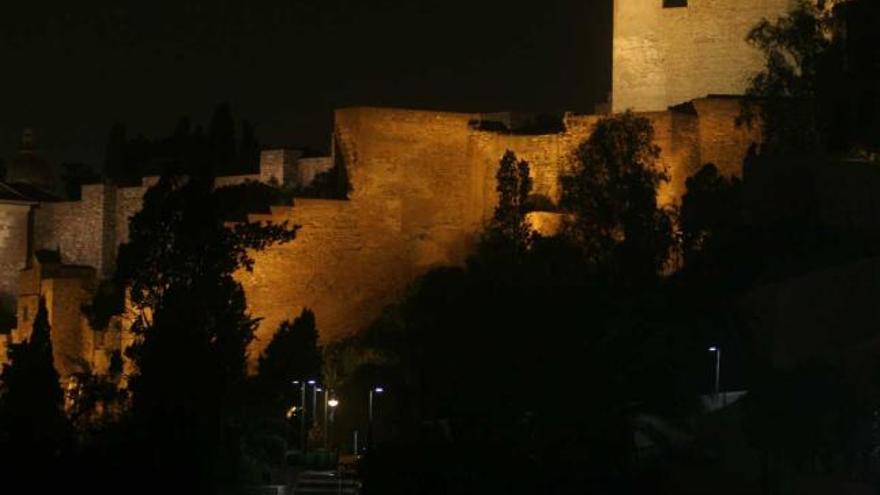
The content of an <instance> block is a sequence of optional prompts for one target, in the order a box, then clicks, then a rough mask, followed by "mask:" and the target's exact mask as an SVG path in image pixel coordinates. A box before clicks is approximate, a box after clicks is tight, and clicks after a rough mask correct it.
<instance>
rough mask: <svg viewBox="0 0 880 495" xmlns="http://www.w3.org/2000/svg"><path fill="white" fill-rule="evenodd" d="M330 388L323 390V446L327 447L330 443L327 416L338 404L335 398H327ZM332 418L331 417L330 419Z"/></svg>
mask: <svg viewBox="0 0 880 495" xmlns="http://www.w3.org/2000/svg"><path fill="white" fill-rule="evenodd" d="M329 396H330V390H328V389H325V390H324V448H325V449H326V448H328V447H329V443H330V429H329V428H328V422H327V417H328V415H329V411H330V410H335V408H336V406H338V405H339V401H338V400H336V399H329V398H328V397H329ZM332 419H333V418H331V420H332Z"/></svg>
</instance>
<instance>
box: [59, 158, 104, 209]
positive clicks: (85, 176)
mask: <svg viewBox="0 0 880 495" xmlns="http://www.w3.org/2000/svg"><path fill="white" fill-rule="evenodd" d="M61 181H62V182H63V183H64V195H65V197H66V198H67V199H70V200H78V199H80V195H81V193H82V189H81V188H82V186H84V185H86V184H100V183H101V182H102V181H103V179H102V177H101V175H100V174H98V173H97V172H95V170H94V169H93V168H92V167H91V166H89V165H86V164H85V163H63V164H61Z"/></svg>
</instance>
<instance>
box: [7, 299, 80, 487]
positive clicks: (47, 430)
mask: <svg viewBox="0 0 880 495" xmlns="http://www.w3.org/2000/svg"><path fill="white" fill-rule="evenodd" d="M48 318H49V317H48V313H47V310H46V302H45V300H43V299H41V300H40V306H39V310H38V311H37V315H36V317H35V319H34V325H33V330H32V331H31V334H30V337H29V338H28V339H27V340H26V341H24V342H22V343H20V344H14V345H13V346H12V348H11V349H10V351H9V360H10V363H9V364H6V365H5V366H4V367H3V373H2V376H0V473H2V477H3V480H4V483H6V484H7V486H9V487H10V488H11V487H15V486H22V485H24V484H26V483H31V482H33V480H35V479H39V478H40V477H42V475H43V474H44V473H42V471H43V470H46V469H57V468H61V467H63V464H62V461H63V460H64V459H65V458H66V457H65V456H66V454H68V451H69V449H70V447H71V446H72V442H71V441H72V437H71V433H72V431H71V429H70V426H69V424H68V422H67V418H66V417H65V416H64V410H63V407H64V392H63V391H62V389H61V385H60V383H59V377H58V372H57V371H56V370H55V365H54V361H53V354H52V340H51V329H50V328H49V319H48ZM48 481H49V482H47V483H46V484H45V485H44V486H45V487H51V486H53V484H52V480H48Z"/></svg>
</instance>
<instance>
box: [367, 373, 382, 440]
mask: <svg viewBox="0 0 880 495" xmlns="http://www.w3.org/2000/svg"><path fill="white" fill-rule="evenodd" d="M384 392H385V389H384V388H382V387H374V388H371V389H370V401H369V409H368V414H367V418H368V421H367V448H370V447H372V445H373V394H381V393H384Z"/></svg>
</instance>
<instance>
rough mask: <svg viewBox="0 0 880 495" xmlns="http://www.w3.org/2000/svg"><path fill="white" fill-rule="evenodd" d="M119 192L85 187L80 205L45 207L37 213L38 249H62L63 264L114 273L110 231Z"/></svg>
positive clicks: (112, 235)
mask: <svg viewBox="0 0 880 495" xmlns="http://www.w3.org/2000/svg"><path fill="white" fill-rule="evenodd" d="M115 195H116V188H115V187H114V186H109V185H105V184H95V185H87V186H83V187H82V198H81V200H80V201H63V202H58V203H42V204H41V205H40V206H39V208H37V210H36V218H35V222H34V223H35V229H34V230H35V232H34V237H35V247H36V248H37V249H52V250H55V249H60V251H61V257H62V261H63V262H64V263H66V264H72V265H87V266H92V267H95V269H97V271H98V273H99V274H102V275H104V274H108V273H110V271H112V269H113V262H114V261H115V256H114V255H115V249H114V247H113V245H112V244H113V238H114V237H116V236H115V234H113V229H112V228H111V229H109V232H108V228H109V226H110V225H111V222H113V221H114V219H112V218H108V215H113V210H114V209H115V202H116V198H115Z"/></svg>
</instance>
